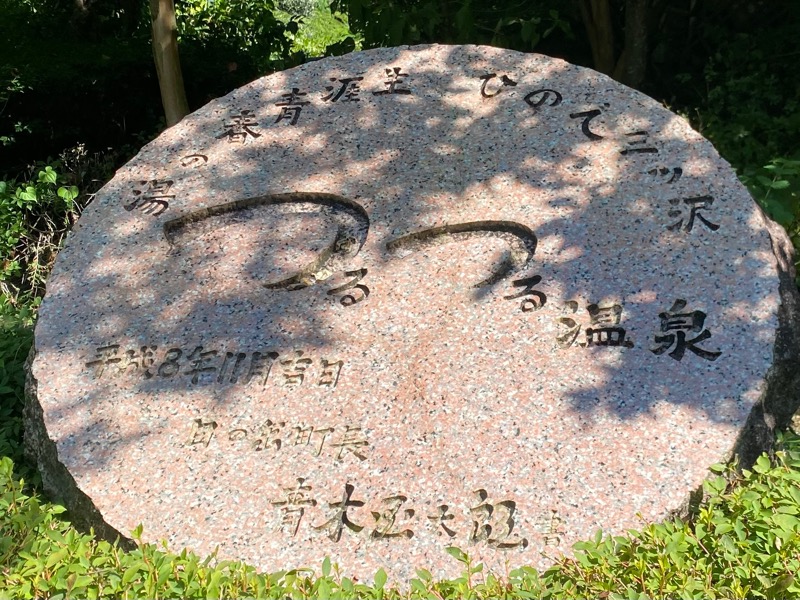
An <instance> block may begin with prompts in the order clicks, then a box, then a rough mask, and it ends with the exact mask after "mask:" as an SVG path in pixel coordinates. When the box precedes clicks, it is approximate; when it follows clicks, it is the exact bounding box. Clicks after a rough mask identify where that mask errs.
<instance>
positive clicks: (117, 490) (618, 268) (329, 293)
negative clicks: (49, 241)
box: [26, 46, 797, 581]
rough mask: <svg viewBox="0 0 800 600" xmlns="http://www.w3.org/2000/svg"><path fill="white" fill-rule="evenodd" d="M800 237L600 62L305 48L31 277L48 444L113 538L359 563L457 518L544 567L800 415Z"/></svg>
mask: <svg viewBox="0 0 800 600" xmlns="http://www.w3.org/2000/svg"><path fill="white" fill-rule="evenodd" d="M771 234H772V237H771ZM788 248H790V245H789V244H788V242H787V240H786V235H785V233H783V232H782V231H781V230H780V228H778V227H777V226H775V225H774V224H772V223H770V222H769V221H768V220H767V219H766V218H765V216H764V215H763V214H762V212H761V211H760V210H759V209H758V207H757V206H756V205H755V203H754V202H753V201H752V199H751V198H750V196H749V195H748V193H747V191H746V190H745V188H744V187H743V186H742V185H741V184H740V183H739V181H738V180H737V178H736V176H735V174H734V172H733V170H732V169H731V167H730V166H729V165H728V164H727V163H726V162H725V161H724V160H722V159H721V158H720V157H719V156H718V155H717V153H716V152H715V151H714V149H713V148H712V146H711V145H710V144H709V143H708V142H707V141H706V140H704V139H703V138H702V137H701V136H700V135H699V134H698V133H696V132H695V131H693V130H692V129H691V128H690V127H689V125H688V124H687V122H686V121H685V120H684V119H683V118H681V117H679V116H676V115H675V114H673V113H671V112H670V111H669V110H667V109H665V108H664V107H662V106H660V105H659V104H658V103H657V102H655V101H653V100H652V99H650V98H647V97H646V96H644V95H642V94H640V93H638V92H635V91H633V90H631V89H629V88H626V87H624V86H622V85H620V84H618V83H616V82H614V81H613V80H611V79H609V78H608V77H605V76H603V75H600V74H598V73H595V72H594V71H591V70H588V69H584V68H579V67H575V66H572V65H570V64H568V63H566V62H563V61H561V60H556V59H552V58H548V57H546V56H541V55H535V54H521V53H517V52H512V51H506V50H499V49H495V48H488V47H476V46H417V47H403V48H388V49H379V50H371V51H368V52H359V53H354V54H350V55H347V56H343V57H337V58H328V59H324V60H320V61H317V62H312V63H309V64H306V65H303V66H301V67H298V68H295V69H291V70H289V71H285V72H281V73H276V74H274V75H271V76H269V77H264V78H262V79H259V80H258V81H255V82H253V83H251V84H250V85H247V86H245V87H242V88H240V89H238V90H236V91H234V92H232V93H231V94H229V95H227V96H225V97H224V98H220V99H218V100H215V101H213V102H211V103H209V104H208V105H206V106H205V107H203V108H201V109H200V110H198V111H196V112H195V113H193V114H191V115H189V116H188V117H186V118H185V119H184V120H183V121H182V122H181V123H179V124H178V125H176V126H174V127H172V128H171V129H169V130H167V131H166V132H164V133H163V134H162V135H161V136H160V137H158V138H157V139H156V140H155V141H153V142H152V143H150V144H148V145H147V146H145V147H144V148H143V149H142V151H141V152H140V153H139V154H138V155H137V156H136V157H135V158H134V159H133V160H132V161H131V162H129V163H128V164H127V165H125V166H124V167H123V168H122V169H120V171H119V172H118V173H117V174H116V176H115V177H114V178H113V180H112V181H111V182H110V183H108V184H107V185H106V186H105V187H104V188H103V189H102V190H101V191H100V192H99V193H98V194H97V196H96V198H95V199H94V201H93V202H92V204H91V205H90V206H89V207H88V208H87V209H86V211H85V212H84V214H83V216H82V217H81V219H80V220H79V222H78V224H77V226H76V227H75V231H74V232H73V233H72V234H71V235H70V237H69V239H68V241H67V244H66V246H65V248H64V249H63V250H62V251H61V253H60V255H59V257H58V260H57V264H56V267H55V269H54V271H53V274H52V276H51V278H50V281H49V284H48V292H47V297H46V298H45V300H44V303H43V304H42V307H41V311H40V318H39V322H38V325H37V328H36V338H35V352H36V355H35V360H34V362H33V366H32V377H31V380H30V386H29V392H30V398H29V401H28V402H29V403H28V407H27V421H26V430H27V441H26V444H27V448H28V450H29V452H31V453H32V454H34V455H35V456H36V458H37V460H38V461H39V464H40V468H41V470H42V474H43V479H44V483H45V487H46V488H47V489H49V490H50V491H51V492H52V493H55V494H57V495H58V496H59V497H60V498H62V499H63V501H64V502H65V503H66V504H67V506H68V507H69V508H70V509H71V510H72V514H73V516H74V518H75V519H76V520H77V521H78V522H80V523H84V524H86V525H92V526H94V527H95V528H97V529H98V531H100V532H101V533H102V534H103V535H105V536H113V535H114V534H116V533H117V532H118V533H119V534H121V535H123V536H127V535H129V533H130V531H131V530H132V529H134V528H135V527H136V526H137V525H138V524H140V523H141V524H143V526H144V536H143V537H144V539H145V540H150V541H158V540H161V539H166V540H167V541H168V542H169V545H170V546H171V547H172V548H180V547H189V548H191V549H193V550H195V551H197V552H199V553H209V552H211V551H213V550H214V549H215V548H216V547H219V554H218V556H219V557H221V558H230V559H242V560H245V561H247V562H249V563H252V564H254V565H256V566H258V567H259V568H260V569H263V570H268V571H275V570H282V569H289V568H299V567H304V566H305V567H314V568H318V567H319V565H320V564H321V562H322V561H323V559H324V558H325V557H326V556H327V557H330V559H331V560H332V561H333V562H335V563H338V564H339V565H340V566H341V569H342V572H343V573H344V574H346V575H348V576H355V577H357V578H359V579H362V580H363V579H369V578H370V577H371V576H372V574H374V572H375V571H376V570H377V569H378V568H379V567H383V568H384V569H385V570H386V571H387V572H388V573H389V574H390V576H391V577H392V578H393V579H394V580H401V581H402V580H405V579H408V578H409V577H412V576H414V572H415V569H416V568H420V567H424V568H427V569H429V570H430V571H431V572H432V573H433V574H434V575H435V576H437V577H441V576H449V577H452V576H455V575H458V574H460V572H461V567H462V565H460V564H459V563H458V562H456V561H455V560H454V559H453V558H452V557H451V556H449V555H448V553H447V552H445V548H447V547H448V546H457V547H460V548H461V549H463V550H464V551H465V552H467V553H469V554H470V555H471V556H473V557H474V558H475V560H476V561H477V560H479V561H484V562H486V563H487V566H489V567H491V568H493V569H495V570H497V571H499V572H505V570H506V568H507V567H508V566H510V567H514V566H519V565H522V564H529V565H534V566H538V567H545V566H547V565H549V564H552V562H553V559H554V557H556V556H559V555H560V554H562V553H568V552H569V549H570V547H571V545H572V544H573V543H574V542H576V541H578V540H580V539H584V538H586V537H588V536H590V535H592V534H593V533H594V531H595V530H597V529H598V528H602V529H603V530H604V531H607V532H612V533H622V532H624V531H625V530H626V529H628V528H632V527H637V526H638V525H640V524H641V523H642V521H657V520H660V519H664V518H666V517H668V516H669V515H671V514H674V513H675V512H676V511H679V512H680V511H684V512H685V510H686V507H687V503H688V500H689V498H690V496H691V494H692V493H693V492H696V491H697V490H698V489H700V487H701V484H702V481H703V480H704V478H705V477H706V476H707V474H708V467H709V466H710V465H711V464H713V463H716V462H719V461H723V460H727V459H729V458H730V457H731V456H732V453H734V452H739V453H740V454H742V456H743V460H744V461H747V460H750V459H751V458H752V456H754V453H757V452H758V451H760V450H762V449H765V448H767V446H768V443H769V440H770V439H771V430H772V428H773V427H774V426H775V425H776V424H778V425H779V424H782V423H785V422H787V419H788V416H787V415H789V416H790V414H791V412H792V409H793V408H794V407H796V398H797V396H796V395H795V396H791V397H789V396H787V395H786V394H784V395H783V396H782V399H780V400H776V399H775V398H774V397H772V396H771V395H770V393H771V392H770V390H774V389H775V386H776V385H781V386H783V387H784V388H786V387H787V386H788V387H789V388H791V387H792V386H794V387H793V388H792V389H794V390H795V391H796V388H797V385H796V380H792V381H788V383H787V379H786V377H790V376H789V375H787V373H789V372H791V369H790V368H788V367H787V368H786V369H784V367H783V366H782V365H784V364H789V363H790V362H791V361H792V360H796V357H797V355H796V354H795V352H796V339H797V336H796V330H795V329H792V319H793V318H794V317H793V316H792V315H791V314H789V313H790V312H791V311H792V310H796V296H795V295H793V294H795V293H796V292H793V291H792V289H793V287H792V284H791V279H792V277H793V274H792V271H791V269H792V267H791V263H792V260H791V256H790V254H789V253H790V250H788ZM787 281H788V282H789V283H788V284H787ZM792 303H795V304H792ZM781 311H783V312H781ZM787 311H788V312H787ZM787 315H788V316H787ZM781 340H783V342H782V341H781ZM795 364H796V363H795ZM795 377H796V376H795ZM776 382H777V383H776ZM773 396H774V394H773ZM792 403H794V404H792ZM51 440H52V441H51Z"/></svg>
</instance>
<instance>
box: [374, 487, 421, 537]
mask: <svg viewBox="0 0 800 600" xmlns="http://www.w3.org/2000/svg"><path fill="white" fill-rule="evenodd" d="M406 500H408V498H407V497H406V496H403V495H401V494H398V495H396V496H389V497H388V498H384V499H383V500H381V503H382V504H385V505H386V510H383V511H381V512H372V518H373V519H375V529H373V530H372V533H371V534H370V537H372V538H373V539H392V538H399V537H403V538H407V539H410V538H412V537H414V532H413V531H411V530H410V529H398V528H396V527H395V522H396V521H397V513H398V512H400V507H401V506H402V505H403V504H404V503H405V502H406ZM403 515H404V517H405V518H406V519H410V518H411V517H413V516H414V509H412V508H407V509H405V510H404V511H403Z"/></svg>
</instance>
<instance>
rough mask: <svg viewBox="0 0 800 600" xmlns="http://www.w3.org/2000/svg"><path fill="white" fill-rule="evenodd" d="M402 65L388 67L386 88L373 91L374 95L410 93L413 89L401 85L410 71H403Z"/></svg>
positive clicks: (384, 83)
mask: <svg viewBox="0 0 800 600" xmlns="http://www.w3.org/2000/svg"><path fill="white" fill-rule="evenodd" d="M401 69H402V67H392V68H390V69H386V81H384V82H383V85H385V86H386V89H385V90H381V91H379V92H372V94H373V95H374V96H383V95H386V94H410V93H411V90H409V89H406V88H401V87H399V86H400V84H401V83H403V77H408V73H401V72H400V71H401Z"/></svg>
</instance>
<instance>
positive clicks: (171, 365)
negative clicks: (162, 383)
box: [158, 348, 183, 377]
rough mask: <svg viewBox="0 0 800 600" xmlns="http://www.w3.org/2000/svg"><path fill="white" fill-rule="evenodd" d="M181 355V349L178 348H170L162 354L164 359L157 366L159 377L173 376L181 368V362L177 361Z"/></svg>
mask: <svg viewBox="0 0 800 600" xmlns="http://www.w3.org/2000/svg"><path fill="white" fill-rule="evenodd" d="M182 356H183V350H181V349H180V348H170V349H169V350H167V352H166V354H164V361H163V362H162V363H161V364H160V365H159V366H158V376H159V377H173V376H175V375H177V374H178V372H179V371H180V370H181V364H180V362H178V361H179V360H180V359H181V357H182Z"/></svg>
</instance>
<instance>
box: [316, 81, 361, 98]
mask: <svg viewBox="0 0 800 600" xmlns="http://www.w3.org/2000/svg"><path fill="white" fill-rule="evenodd" d="M363 79H364V78H363V77H344V78H341V79H337V78H336V77H331V81H333V82H337V81H338V82H339V89H338V91H337V92H336V93H335V94H334V91H333V90H334V86H332V85H326V86H325V90H326V91H327V92H328V94H327V95H326V96H323V97H322V101H323V102H328V101H330V102H336V101H337V100H339V98H341V97H342V96H344V102H360V101H361V99H360V98H359V97H358V93H359V92H360V91H361V88H360V87H359V85H358V82H359V81H361V80H363Z"/></svg>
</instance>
